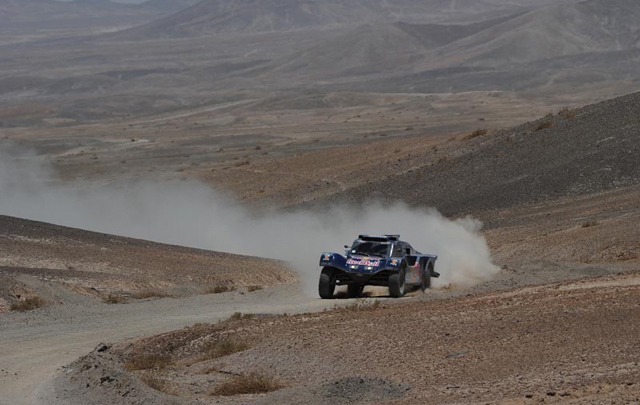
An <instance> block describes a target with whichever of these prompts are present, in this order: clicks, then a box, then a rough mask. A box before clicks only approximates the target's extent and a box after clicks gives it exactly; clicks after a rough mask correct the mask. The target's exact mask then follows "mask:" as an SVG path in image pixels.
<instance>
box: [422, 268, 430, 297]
mask: <svg viewBox="0 0 640 405" xmlns="http://www.w3.org/2000/svg"><path fill="white" fill-rule="evenodd" d="M429 288H431V270H430V269H427V270H425V269H422V283H421V284H420V289H421V290H422V292H425V291H427V290H428V289H429Z"/></svg>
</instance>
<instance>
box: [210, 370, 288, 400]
mask: <svg viewBox="0 0 640 405" xmlns="http://www.w3.org/2000/svg"><path fill="white" fill-rule="evenodd" d="M283 387H284V385H282V384H281V383H280V382H279V381H278V380H276V379H275V378H273V377H270V376H265V375H261V374H258V373H249V374H243V375H238V376H234V377H232V378H231V379H230V380H229V381H226V382H224V383H222V384H220V385H218V386H217V387H216V388H215V389H214V390H213V391H212V392H211V395H218V396H225V397H226V396H232V395H241V394H259V393H266V392H272V391H277V390H279V389H281V388H283Z"/></svg>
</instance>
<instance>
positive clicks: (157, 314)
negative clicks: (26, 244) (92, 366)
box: [0, 286, 350, 405]
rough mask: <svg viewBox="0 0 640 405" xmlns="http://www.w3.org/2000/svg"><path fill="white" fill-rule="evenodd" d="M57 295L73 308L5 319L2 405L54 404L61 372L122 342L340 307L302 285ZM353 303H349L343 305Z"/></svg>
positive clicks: (0, 333) (0, 328) (0, 336)
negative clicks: (112, 300) (107, 297)
mask: <svg viewBox="0 0 640 405" xmlns="http://www.w3.org/2000/svg"><path fill="white" fill-rule="evenodd" d="M50 288H52V289H54V290H55V291H51V292H52V293H53V294H56V295H57V296H60V297H61V298H64V300H65V301H66V302H67V304H65V305H60V306H52V307H48V308H44V309H41V310H38V311H36V312H33V313H10V314H4V315H2V316H0V393H2V395H0V404H1V405H21V404H49V403H51V400H52V398H51V397H50V396H49V393H50V391H49V386H48V383H49V382H50V380H51V379H52V377H53V376H54V374H55V373H56V370H58V369H59V368H60V367H62V366H64V365H66V364H68V363H70V362H72V361H73V360H75V359H76V358H78V357H80V356H82V355H84V354H86V353H88V352H89V351H91V350H92V349H93V348H94V347H95V346H96V345H98V344H99V343H100V342H116V341H121V340H123V339H127V338H132V337H137V336H143V335H147V334H154V333H158V332H163V331H168V330H172V329H177V328H181V327H184V326H189V325H193V324H194V323H198V322H216V321H218V320H220V319H225V318H228V317H229V316H230V315H231V314H233V313H234V312H243V313H284V312H286V313H300V312H310V311H319V310H322V309H324V308H327V307H333V305H335V304H336V302H335V301H321V300H320V299H315V298H308V297H305V296H302V295H300V294H299V293H298V291H297V287H296V286H283V287H273V288H268V289H265V290H262V291H257V292H253V293H239V292H232V293H225V294H212V295H199V296H195V297H188V298H179V299H171V298H165V299H155V300H147V301H139V302H134V303H131V304H123V305H105V304H103V303H102V302H100V301H99V300H98V299H96V298H95V297H83V296H77V295H75V294H71V293H69V292H66V291H65V290H64V289H62V288H57V287H55V286H52V287H50ZM346 301H350V300H342V302H346Z"/></svg>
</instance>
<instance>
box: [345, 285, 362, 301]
mask: <svg viewBox="0 0 640 405" xmlns="http://www.w3.org/2000/svg"><path fill="white" fill-rule="evenodd" d="M362 290H364V286H363V285H359V284H349V285H348V286H347V296H348V297H349V298H356V297H359V296H361V295H362Z"/></svg>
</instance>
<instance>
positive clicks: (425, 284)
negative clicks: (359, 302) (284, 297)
mask: <svg viewBox="0 0 640 405" xmlns="http://www.w3.org/2000/svg"><path fill="white" fill-rule="evenodd" d="M344 247H345V249H347V251H346V254H345V255H344V256H343V255H341V254H338V253H328V252H325V253H323V254H322V256H321V257H320V266H322V273H320V283H319V286H318V291H319V293H320V297H321V298H323V299H330V298H333V294H334V292H335V288H336V286H342V285H346V286H347V292H348V296H349V297H350V298H355V297H357V296H359V295H360V294H361V293H362V290H363V289H364V287H365V286H367V285H373V286H383V287H389V295H391V296H392V297H395V298H399V297H402V296H403V295H405V293H406V292H407V291H408V290H409V289H410V288H411V287H419V288H421V289H422V291H425V290H426V289H427V288H429V287H430V286H431V277H439V276H440V274H439V273H436V271H435V262H436V260H437V259H438V256H435V255H427V254H422V253H420V252H418V251H416V250H415V249H414V248H412V247H411V245H409V244H408V243H407V242H404V241H401V240H400V235H383V236H374V235H360V236H358V239H356V240H355V241H354V242H353V244H352V245H351V247H349V246H348V245H345V246H344Z"/></svg>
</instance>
